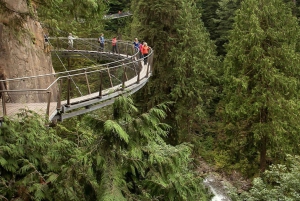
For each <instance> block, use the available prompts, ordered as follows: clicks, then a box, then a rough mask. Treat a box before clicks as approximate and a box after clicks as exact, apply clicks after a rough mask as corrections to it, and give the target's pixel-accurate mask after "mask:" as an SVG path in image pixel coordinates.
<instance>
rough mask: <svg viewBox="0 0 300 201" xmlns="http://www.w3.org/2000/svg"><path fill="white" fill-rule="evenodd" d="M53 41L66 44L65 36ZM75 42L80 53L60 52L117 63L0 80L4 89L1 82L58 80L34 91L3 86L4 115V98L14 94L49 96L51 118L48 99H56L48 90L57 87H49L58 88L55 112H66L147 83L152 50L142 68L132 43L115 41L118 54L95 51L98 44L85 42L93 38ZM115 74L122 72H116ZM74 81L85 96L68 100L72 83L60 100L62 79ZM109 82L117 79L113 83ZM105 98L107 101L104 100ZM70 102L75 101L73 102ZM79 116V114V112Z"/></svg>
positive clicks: (76, 51) (0, 92)
mask: <svg viewBox="0 0 300 201" xmlns="http://www.w3.org/2000/svg"><path fill="white" fill-rule="evenodd" d="M55 39H56V40H61V43H60V45H65V44H66V41H67V38H66V37H58V38H55ZM76 40H77V41H80V42H82V43H80V44H76V45H78V46H77V47H78V48H79V50H77V49H76V50H66V49H65V48H63V49H60V50H61V51H63V52H64V53H66V54H78V52H80V51H85V52H86V53H88V54H97V55H98V54H99V55H102V54H110V55H111V56H118V59H119V60H117V61H113V62H109V63H105V64H99V65H92V66H88V67H84V68H80V69H75V70H67V71H63V72H57V73H50V74H44V75H35V76H28V77H20V78H13V79H12V78H10V79H5V80H0V84H1V85H2V86H4V83H5V84H7V83H10V82H20V81H25V80H28V81H29V80H30V79H42V78H44V77H50V76H53V77H54V78H55V77H56V76H58V77H57V78H55V80H52V82H51V83H50V84H49V85H48V86H47V87H44V88H36V87H35V88H24V89H5V88H4V87H2V88H1V90H0V94H1V95H2V109H3V115H6V114H7V108H6V107H7V105H6V104H5V102H6V101H5V97H8V96H9V95H11V94H14V95H15V94H18V93H32V92H36V93H41V92H42V93H44V92H45V93H46V94H48V95H47V97H46V98H45V101H46V103H47V109H46V115H47V116H49V115H51V114H50V113H49V112H50V103H51V98H52V99H53V98H56V97H53V95H52V93H51V91H50V90H53V89H56V88H52V87H58V86H59V92H58V95H57V102H56V103H57V106H56V108H57V110H58V111H67V110H69V109H64V107H66V106H67V107H70V106H71V105H72V104H77V103H80V102H87V103H84V104H83V103H82V104H81V105H83V106H84V107H86V106H87V105H88V104H89V103H88V100H91V99H93V98H95V97H98V98H99V100H98V102H101V101H102V100H101V99H102V97H104V96H109V97H110V98H113V97H115V96H117V95H119V94H122V93H126V91H127V90H129V91H132V93H134V92H135V91H136V90H138V89H139V87H138V85H141V84H142V85H141V86H143V85H144V84H145V83H144V81H143V83H141V84H140V81H141V80H143V79H146V80H147V79H148V77H149V75H150V74H151V71H152V62H153V50H151V51H150V53H149V55H148V58H147V60H148V65H146V66H145V67H143V66H142V65H141V63H142V62H143V60H144V58H139V52H136V51H135V50H134V49H133V44H132V42H131V41H118V44H119V45H121V44H122V45H123V46H121V47H120V49H119V52H118V54H111V53H109V52H104V51H98V50H96V51H95V50H94V49H95V48H99V45H98V44H97V43H96V44H93V43H87V42H86V41H96V39H95V38H92V39H91V38H88V39H82V38H80V39H76ZM76 40H74V46H75V41H76ZM84 42H85V43H84ZM86 45H88V46H89V47H86ZM83 47H85V48H86V49H88V48H91V49H92V50H88V51H87V50H85V49H82V48H83ZM128 47H129V48H128ZM56 48H61V46H59V47H56ZM130 50H131V51H130ZM120 51H121V52H120ZM128 51H129V52H128ZM122 58H123V59H122ZM142 67H143V68H144V69H145V71H144V74H143V76H141V75H140V73H141V70H142V69H143V68H142ZM136 68H139V70H136ZM128 70H130V71H128ZM118 71H121V72H119V73H118ZM105 73H107V75H108V77H103V75H104V74H105ZM127 73H129V74H132V75H131V76H133V77H131V78H128V75H127ZM99 74H100V76H99ZM118 74H120V75H118ZM94 75H96V77H98V78H97V79H98V81H97V79H96V80H95V77H94V78H93V76H94ZM118 77H119V78H118ZM75 78H78V79H79V81H81V82H83V83H86V85H87V87H86V89H87V94H81V92H80V91H79V92H80V95H79V96H78V95H76V94H75V97H73V98H71V95H73V96H74V94H71V90H72V89H71V83H69V84H68V87H67V89H65V90H66V91H65V92H66V93H67V99H66V100H62V92H64V90H63V89H62V88H63V80H64V79H68V80H70V79H75ZM89 78H90V79H93V83H95V81H96V82H100V85H99V84H97V86H98V87H97V86H96V85H95V84H91V80H89ZM105 79H106V80H107V79H109V80H110V82H111V84H112V86H111V87H108V88H107V87H104V86H103V84H105V81H104V80H105ZM112 79H116V80H115V81H113V80H112ZM112 81H113V82H114V83H112ZM116 81H117V82H116ZM115 82H116V83H115ZM21 84H22V83H21ZM74 84H75V83H74ZM92 85H93V89H92V88H91V86H92ZM133 85H136V87H138V88H136V87H133ZM75 86H76V85H75ZM76 87H77V86H76ZM95 87H96V88H95ZM132 87H133V88H132ZM135 88H136V89H135ZM94 91H96V93H97V95H94V93H95V92H94ZM116 91H123V92H119V93H117V94H115V92H116ZM72 93H74V92H72ZM5 94H7V95H5ZM68 94H69V95H68ZM109 94H112V95H109ZM81 97H82V98H85V99H83V100H79V99H78V98H81ZM104 99H105V100H107V97H106V98H104ZM104 99H103V100H104ZM72 100H73V101H74V102H72ZM65 101H66V102H65ZM94 103H95V101H93V103H90V104H91V105H92V104H94ZM78 107H79V106H78ZM78 107H74V108H78ZM78 114H79V113H78ZM80 114H82V112H81V113H80ZM52 117H53V116H52ZM50 119H51V118H50Z"/></svg>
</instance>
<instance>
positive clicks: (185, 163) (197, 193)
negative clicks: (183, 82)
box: [84, 97, 206, 201]
mask: <svg viewBox="0 0 300 201" xmlns="http://www.w3.org/2000/svg"><path fill="white" fill-rule="evenodd" d="M113 107H114V108H113V110H114V112H113V114H114V118H113V119H110V120H104V119H102V118H99V117H98V116H95V115H93V116H90V115H88V116H87V117H86V118H85V119H84V122H85V123H88V125H89V126H90V127H91V128H92V129H93V130H94V131H95V134H96V136H97V139H96V140H95V142H94V143H93V145H92V146H90V151H89V153H90V156H91V157H92V158H93V160H94V164H95V165H94V166H93V168H94V172H95V174H96V175H97V178H98V183H99V186H100V187H99V190H98V192H97V196H98V199H99V200H149V201H150V200H174V201H175V200H176V201H180V200H198V199H201V200H206V196H205V193H204V192H205V191H204V189H203V185H202V179H201V178H200V177H199V176H197V175H196V174H195V173H194V172H192V171H191V169H190V162H191V158H190V154H191V147H190V145H189V144H181V145H178V146H171V145H167V144H166V143H165V142H164V140H163V138H164V137H165V136H166V135H167V134H168V131H169V129H170V127H169V126H168V125H166V124H164V123H161V120H162V119H164V118H165V117H166V113H165V110H166V109H167V106H166V105H165V104H162V105H158V106H157V107H154V108H152V109H150V110H149V111H148V112H146V113H143V114H139V112H138V110H137V108H136V107H135V106H134V105H133V102H132V99H128V98H124V97H120V98H119V99H117V100H116V101H115V103H114V106H113Z"/></svg>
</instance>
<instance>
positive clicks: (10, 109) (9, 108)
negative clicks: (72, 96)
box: [0, 101, 57, 117]
mask: <svg viewBox="0 0 300 201" xmlns="http://www.w3.org/2000/svg"><path fill="white" fill-rule="evenodd" d="M56 106H57V102H51V103H50V107H49V113H50V115H51V114H54V113H55V114H56ZM22 109H28V110H32V111H34V112H36V113H37V114H40V115H42V116H44V115H45V114H46V111H47V103H6V116H8V117H17V116H16V115H17V114H18V113H20V112H21V110H22ZM0 116H3V109H2V101H1V107H0Z"/></svg>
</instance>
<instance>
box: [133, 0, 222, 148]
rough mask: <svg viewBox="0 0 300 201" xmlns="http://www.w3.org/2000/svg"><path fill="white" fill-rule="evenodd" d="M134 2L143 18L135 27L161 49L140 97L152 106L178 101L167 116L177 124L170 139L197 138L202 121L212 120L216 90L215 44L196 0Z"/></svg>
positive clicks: (168, 120) (142, 35) (155, 47)
mask: <svg viewBox="0 0 300 201" xmlns="http://www.w3.org/2000/svg"><path fill="white" fill-rule="evenodd" d="M134 2H135V3H133V5H132V8H135V12H134V18H135V17H136V18H138V19H139V23H136V24H134V28H133V29H135V31H136V34H137V35H139V36H140V38H143V39H145V40H146V42H148V44H150V46H152V48H153V49H154V50H155V54H154V55H155V58H154V60H155V62H154V73H153V76H152V77H151V80H150V82H149V83H148V84H147V86H146V87H145V88H144V90H142V93H141V94H139V95H140V96H139V100H141V101H142V102H147V106H148V107H152V106H153V105H156V104H158V103H161V102H164V101H168V100H169V101H172V102H174V105H173V106H172V107H171V108H170V109H171V112H170V113H169V114H168V117H167V122H168V123H169V124H170V125H171V126H172V128H173V130H172V133H171V135H170V136H169V139H170V140H171V141H172V143H174V144H176V143H178V142H182V141H191V138H192V137H191V136H189V134H190V133H192V132H194V131H195V129H196V127H197V124H202V125H205V124H206V122H205V121H206V120H207V112H208V110H209V109H211V103H212V102H211V101H212V98H213V97H214V96H215V90H216V87H215V84H216V83H217V79H216V69H217V67H218V60H217V58H216V56H215V54H216V52H215V47H214V45H213V43H212V42H211V41H210V40H209V36H208V33H207V32H206V30H205V28H204V26H203V23H202V22H201V20H200V15H199V12H198V9H197V7H196V4H195V2H194V1H187V0H186V1H179V0H178V1H159V0H157V1H153V2H152V4H151V5H149V3H148V2H147V1H134ZM150 16H151V17H150ZM136 21H137V20H136ZM187 104H188V105H187ZM197 129H198V127H197ZM200 132H202V131H200Z"/></svg>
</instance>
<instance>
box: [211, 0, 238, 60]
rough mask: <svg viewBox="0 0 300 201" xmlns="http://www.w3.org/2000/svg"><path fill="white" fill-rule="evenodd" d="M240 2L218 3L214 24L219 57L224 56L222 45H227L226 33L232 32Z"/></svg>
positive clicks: (226, 1) (222, 0)
mask: <svg viewBox="0 0 300 201" xmlns="http://www.w3.org/2000/svg"><path fill="white" fill-rule="evenodd" d="M240 3H241V0H221V1H219V2H218V4H219V7H218V9H217V10H216V15H217V16H216V18H215V20H214V22H215V26H216V27H215V29H214V31H215V33H216V37H215V41H216V45H217V51H218V54H219V55H222V56H225V54H226V50H225V47H224V45H225V44H226V43H228V34H229V33H228V32H229V31H230V30H232V25H233V22H234V17H235V11H236V10H237V9H238V8H239V6H240Z"/></svg>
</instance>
